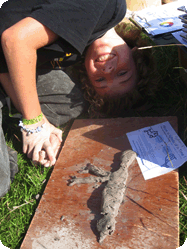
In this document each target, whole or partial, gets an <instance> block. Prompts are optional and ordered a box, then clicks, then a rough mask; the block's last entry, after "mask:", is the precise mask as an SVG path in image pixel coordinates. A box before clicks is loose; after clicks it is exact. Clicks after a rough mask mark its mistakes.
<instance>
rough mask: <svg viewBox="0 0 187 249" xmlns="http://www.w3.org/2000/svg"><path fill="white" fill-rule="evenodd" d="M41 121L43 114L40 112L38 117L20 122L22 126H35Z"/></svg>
mask: <svg viewBox="0 0 187 249" xmlns="http://www.w3.org/2000/svg"><path fill="white" fill-rule="evenodd" d="M42 119H43V113H42V112H41V114H40V115H38V116H37V117H36V118H32V119H26V118H22V122H23V124H24V125H32V124H36V123H38V122H40V121H41V120H42Z"/></svg>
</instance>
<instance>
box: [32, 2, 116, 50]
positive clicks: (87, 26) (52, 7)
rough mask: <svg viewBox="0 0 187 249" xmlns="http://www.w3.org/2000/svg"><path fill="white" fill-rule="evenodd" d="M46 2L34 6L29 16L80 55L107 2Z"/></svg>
mask: <svg viewBox="0 0 187 249" xmlns="http://www.w3.org/2000/svg"><path fill="white" fill-rule="evenodd" d="M110 1H111V0H110ZM112 1H113V0H112ZM46 2H47V3H45V4H41V5H38V6H35V7H34V8H33V10H32V13H31V14H30V15H29V16H31V17H33V18H34V19H36V20H38V21H39V22H41V23H42V24H44V25H45V26H46V27H48V28H49V29H50V30H52V31H53V32H54V33H56V34H57V35H59V36H60V37H62V38H64V39H65V40H66V41H67V42H69V43H70V44H71V45H72V46H73V47H74V48H76V49H77V50H78V52H80V53H82V52H83V50H84V48H85V47H86V45H87V43H88V41H89V38H90V36H91V34H92V32H93V30H94V28H95V26H96V25H97V23H98V20H99V19H100V17H101V15H102V13H103V11H104V9H105V7H106V5H107V3H108V2H109V0H102V1H101V0H79V1H77V0H58V1H55V0H48V1H46Z"/></svg>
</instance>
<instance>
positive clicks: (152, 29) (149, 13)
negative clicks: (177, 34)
mask: <svg viewBox="0 0 187 249" xmlns="http://www.w3.org/2000/svg"><path fill="white" fill-rule="evenodd" d="M183 5H186V0H179V1H176V2H172V3H168V4H164V5H161V6H158V7H149V8H145V9H143V10H140V11H135V12H132V14H131V16H132V18H130V19H132V20H134V21H135V22H136V23H137V25H139V26H140V27H142V28H144V29H145V30H146V31H147V33H148V34H150V35H152V36H156V35H159V34H165V33H168V32H174V31H176V30H180V29H182V24H183V23H182V22H181V19H180V18H179V16H180V15H182V14H184V12H182V11H180V10H178V9H177V8H178V7H181V6H183Z"/></svg>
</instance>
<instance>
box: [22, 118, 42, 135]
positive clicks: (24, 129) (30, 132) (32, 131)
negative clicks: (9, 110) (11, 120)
mask: <svg viewBox="0 0 187 249" xmlns="http://www.w3.org/2000/svg"><path fill="white" fill-rule="evenodd" d="M18 126H20V127H21V131H22V132H23V131H25V132H27V136H29V135H30V134H33V133H38V132H40V131H42V129H43V128H44V127H45V123H44V124H42V125H41V126H38V127H37V128H36V129H29V128H26V127H25V126H24V124H23V122H22V121H21V120H20V121H19V124H18Z"/></svg>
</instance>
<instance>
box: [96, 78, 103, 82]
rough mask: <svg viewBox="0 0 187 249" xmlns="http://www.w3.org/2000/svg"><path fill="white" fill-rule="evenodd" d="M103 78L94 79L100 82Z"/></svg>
mask: <svg viewBox="0 0 187 249" xmlns="http://www.w3.org/2000/svg"><path fill="white" fill-rule="evenodd" d="M104 79H105V78H103V77H102V78H99V79H96V80H95V81H97V82H101V81H103V80H104Z"/></svg>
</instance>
